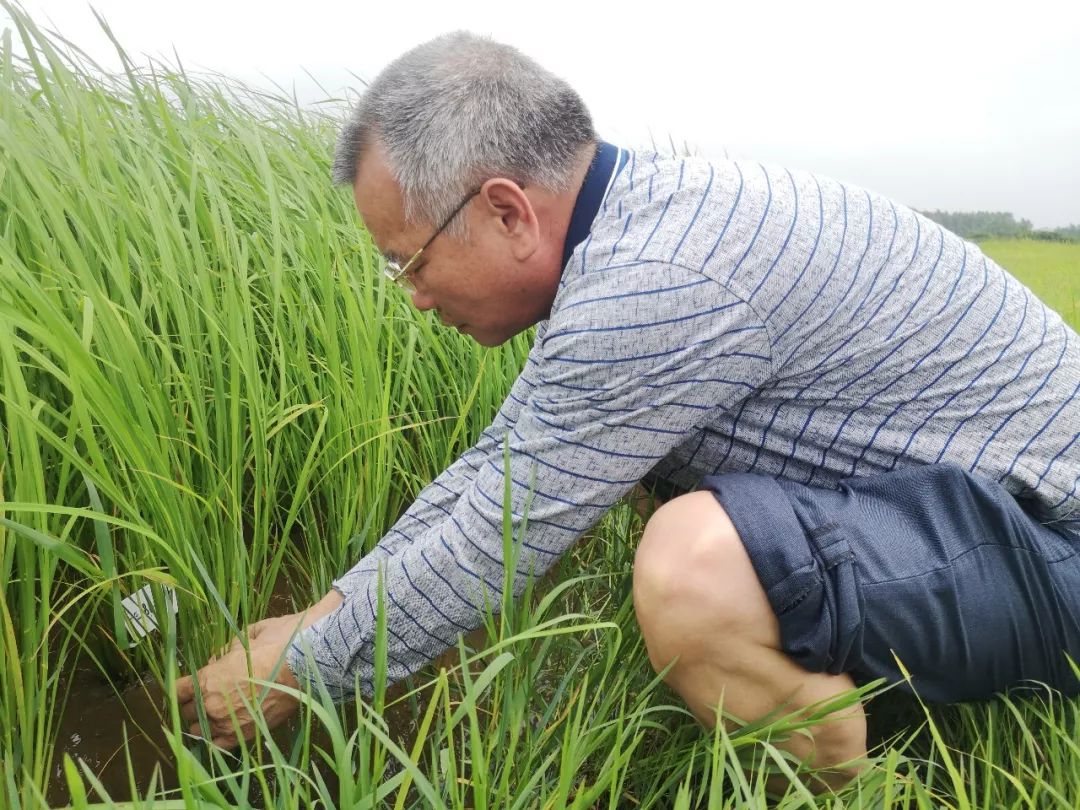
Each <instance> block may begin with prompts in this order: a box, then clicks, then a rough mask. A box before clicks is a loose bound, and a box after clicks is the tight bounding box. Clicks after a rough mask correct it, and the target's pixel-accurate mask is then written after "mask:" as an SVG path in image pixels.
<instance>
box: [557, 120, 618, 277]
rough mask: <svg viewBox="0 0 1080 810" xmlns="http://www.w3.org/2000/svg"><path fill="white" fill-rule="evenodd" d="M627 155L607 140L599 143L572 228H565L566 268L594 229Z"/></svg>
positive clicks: (564, 262)
mask: <svg viewBox="0 0 1080 810" xmlns="http://www.w3.org/2000/svg"><path fill="white" fill-rule="evenodd" d="M626 160H627V154H626V152H625V151H623V150H622V149H620V148H619V147H617V146H613V145H612V144H610V143H607V142H606V141H600V142H599V143H597V145H596V154H595V155H593V159H592V163H590V164H589V170H588V172H586V174H585V179H584V180H583V181H582V183H581V189H580V190H579V191H578V196H577V201H576V202H575V203H574V211H573V213H572V214H570V225H569V227H568V228H567V229H566V243H565V244H564V245H563V261H562V266H563V269H565V268H566V263H567V262H569V261H570V255H571V254H572V253H573V252H574V249H575V248H576V247H577V246H578V245H580V244H581V243H582V242H584V241H585V239H586V237H588V235H589V231H590V230H591V229H592V224H593V220H595V219H596V214H597V213H598V212H599V211H600V206H601V204H602V203H603V202H604V197H606V196H607V192H608V189H609V188H611V184H612V182H614V180H615V175H617V174H618V173H619V169H621V168H622V167H623V165H624V164H625V163H626Z"/></svg>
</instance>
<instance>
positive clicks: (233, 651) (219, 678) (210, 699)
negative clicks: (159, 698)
mask: <svg viewBox="0 0 1080 810" xmlns="http://www.w3.org/2000/svg"><path fill="white" fill-rule="evenodd" d="M342 601H343V597H342V596H341V594H340V593H338V592H337V591H331V592H330V593H328V594H327V595H326V596H325V597H323V598H322V599H321V600H320V601H319V602H317V603H316V604H314V605H312V606H311V607H310V608H308V609H307V610H306V611H302V612H300V613H292V614H289V615H288V616H279V617H277V618H274V619H264V620H263V621H261V622H255V623H254V624H252V625H249V626H248V628H247V630H246V633H247V637H248V647H249V649H250V653H251V669H250V671H249V670H248V654H247V652H245V650H244V647H243V645H242V644H241V643H240V639H236V640H234V641H233V643H232V645H231V646H230V647H229V648H228V649H227V650H225V651H224V652H223V653H222V654H221V655H219V656H217V657H215V658H212V659H211V660H210V662H209V663H207V665H206V666H204V667H203V668H202V669H200V670H199V671H198V673H196V675H195V677H197V678H198V681H199V690H200V691H201V692H202V699H203V708H204V709H205V711H206V719H207V722H208V723H209V725H210V728H209V729H204V728H203V727H202V726H201V725H200V723H199V719H198V712H197V711H196V707H195V681H194V678H193V677H192V676H187V677H184V678H180V679H179V680H178V681H177V682H176V699H177V703H178V704H179V707H180V717H181V719H182V720H183V721H184V722H185V723H187V724H188V730H189V731H190V732H191V733H192V734H195V735H197V736H200V737H209V738H210V740H211V742H213V743H214V745H218V746H221V747H223V748H234V747H235V746H236V745H237V744H238V743H239V741H240V738H241V737H242V738H243V739H245V740H250V739H251V738H252V737H253V736H254V735H255V721H254V719H253V718H252V716H251V714H250V713H249V712H248V710H247V708H246V707H245V706H244V700H243V698H247V700H248V701H249V702H250V703H252V704H254V703H255V702H256V701H257V700H258V695H259V693H260V692H261V691H262V690H263V689H264V688H265V687H261V686H259V685H257V684H253V683H251V680H252V679H255V680H262V681H269V680H271V676H272V675H273V673H274V667H275V666H278V665H279V664H280V669H279V670H278V673H277V678H276V680H277V682H278V683H280V684H284V685H285V686H291V687H293V688H299V684H298V683H297V680H296V677H295V676H294V675H293V673H292V671H291V670H290V669H289V666H288V664H287V663H285V650H286V649H287V648H288V646H289V644H290V642H291V640H292V639H293V638H294V637H295V635H296V634H299V632H300V631H301V630H303V629H304V628H305V627H308V626H309V625H311V624H314V623H315V622H316V621H318V620H319V619H320V618H322V617H323V616H325V615H326V614H327V613H330V612H332V611H333V610H334V609H335V608H337V607H338V605H340V604H341V603H342ZM298 707H299V701H297V700H296V698H294V697H293V696H292V695H289V694H286V693H285V692H283V691H281V690H279V689H269V690H268V691H267V692H266V695H265V696H264V697H263V700H262V704H261V706H260V708H261V711H262V714H263V717H264V718H265V719H266V722H267V725H268V726H269V727H270V728H273V727H274V726H276V725H278V724H280V723H282V722H284V721H285V720H287V719H288V718H289V716H290V715H292V714H293V713H294V712H295V711H296V710H297V708H298ZM230 710H231V713H230ZM232 714H235V716H236V719H235V721H234V720H233V717H232Z"/></svg>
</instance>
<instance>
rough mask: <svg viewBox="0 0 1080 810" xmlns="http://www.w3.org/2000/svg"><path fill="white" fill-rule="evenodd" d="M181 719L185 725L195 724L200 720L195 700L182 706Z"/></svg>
mask: <svg viewBox="0 0 1080 810" xmlns="http://www.w3.org/2000/svg"><path fill="white" fill-rule="evenodd" d="M180 719H181V720H183V721H184V722H185V723H195V722H196V721H197V720H198V719H199V709H198V707H197V706H196V705H195V701H194V700H189V701H188V702H187V703H184V704H182V705H181V706H180Z"/></svg>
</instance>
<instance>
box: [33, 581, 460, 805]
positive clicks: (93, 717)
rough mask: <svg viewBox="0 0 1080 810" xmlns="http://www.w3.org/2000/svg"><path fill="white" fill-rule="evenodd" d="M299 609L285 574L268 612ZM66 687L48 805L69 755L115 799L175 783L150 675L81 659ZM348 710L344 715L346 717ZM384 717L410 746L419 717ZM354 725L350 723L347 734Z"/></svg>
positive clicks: (279, 739)
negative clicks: (104, 670)
mask: <svg viewBox="0 0 1080 810" xmlns="http://www.w3.org/2000/svg"><path fill="white" fill-rule="evenodd" d="M296 609H298V606H297V605H296V604H294V601H293V597H292V594H291V592H290V588H289V585H288V577H287V576H282V577H281V578H280V580H279V582H278V584H277V585H276V586H275V589H274V592H273V595H272V596H271V600H270V608H269V610H268V611H267V615H268V616H281V615H285V614H287V613H291V612H294V611H295V610H296ZM474 635H475V634H474ZM477 640H479V639H477ZM467 643H468V641H467ZM456 662H457V652H456V650H449V651H447V653H446V654H444V655H443V656H440V658H439V659H437V661H436V662H435V666H436V667H437V666H438V665H440V664H442V665H445V666H453V665H454V663H456ZM63 688H64V687H62V688H61V689H62V690H63ZM66 688H68V689H69V690H70V691H69V696H68V700H67V705H66V706H65V709H64V713H63V716H62V717H61V720H60V728H59V733H58V735H57V740H56V745H55V748H54V754H53V770H52V774H51V778H50V781H49V786H48V790H47V792H46V800H47V801H48V803H49V805H50V806H52V807H63V806H66V805H68V804H69V803H70V802H71V796H70V793H69V791H68V786H67V780H66V778H65V776H64V765H63V763H64V755H65V754H68V755H69V756H71V758H72V759H73V760H75V761H76V763H78V762H80V761H81V762H82V763H85V765H86V766H87V767H88V768H89V769H90V772H91V773H93V774H94V776H95V777H96V778H97V779H98V780H99V781H100V782H101V784H102V786H103V787H104V788H105V790H106V791H107V792H108V794H109V797H110V798H111V799H112V800H114V801H132V800H135V799H138V798H141V797H144V796H145V795H146V792H147V791H148V790H149V788H150V785H151V782H153V784H154V786H155V789H156V791H158V792H160V791H162V790H166V791H168V790H174V789H176V788H177V787H178V780H177V774H176V764H175V758H174V756H173V753H172V748H171V746H170V744H169V741H168V740H167V738H166V736H165V733H164V731H163V728H162V727H163V726H165V727H171V721H170V719H169V714H168V711H169V710H168V701H167V699H166V696H165V694H164V692H163V690H162V688H161V686H160V685H159V684H158V683H157V682H156V681H155V680H154V679H153V678H150V677H147V678H146V679H144V680H143V681H139V682H136V683H133V684H130V685H128V686H120V685H117V686H114V685H113V684H111V683H109V681H108V680H107V679H105V678H104V677H103V676H102V674H101V672H100V670H99V669H98V668H97V667H96V666H94V665H93V664H92V663H80V664H79V665H78V666H77V667H76V668H75V669H74V671H72V672H71V674H70V675H69V676H68V683H67V685H66ZM118 689H119V691H118ZM404 693H405V688H404V686H403V685H398V686H397V687H394V688H392V689H390V690H389V691H388V693H387V702H393V701H394V700H395V699H396V698H397V697H398V696H400V695H402V694H404ZM419 700H420V704H421V705H422V706H424V705H426V703H427V699H426V698H425V697H424V696H423V695H421V696H420V697H419ZM350 714H351V713H349V712H346V718H347V719H348V718H349V716H350ZM384 719H385V720H386V722H387V725H388V727H389V731H390V736H391V738H393V739H394V740H395V741H397V742H398V743H399V744H400V745H403V746H404V747H405V749H406V750H409V748H411V746H412V741H413V740H414V739H415V735H416V732H417V719H416V717H414V714H413V710H412V708H411V706H410V705H409V703H408V702H406V701H402V702H400V703H396V704H395V705H392V706H390V707H389V708H388V709H387V710H386V711H385V713H384ZM353 723H355V720H354V721H353ZM297 729H298V721H296V720H294V721H291V722H288V723H286V724H284V725H283V726H281V727H280V728H278V729H275V731H274V735H273V736H274V741H275V743H276V744H277V745H278V746H279V747H280V748H281V749H282V750H287V749H288V746H289V740H290V739H291V737H292V736H293V735H294V734H295V733H296V731H297ZM354 730H355V729H354V728H351V727H349V726H346V733H347V734H349V733H351V732H352V731H354ZM312 743H313V744H314V745H316V746H319V747H321V748H323V749H324V750H330V748H331V742H330V739H329V736H328V735H327V734H326V733H325V732H324V731H323V729H322V728H321V726H319V727H317V728H315V729H314V730H313V733H312ZM185 745H186V746H188V747H189V748H190V747H191V746H196V747H198V746H200V745H205V746H208V745H209V744H208V743H203V742H200V741H197V740H195V739H194V738H190V739H187V738H185ZM204 761H205V758H204ZM129 762H130V766H129ZM316 766H317V767H318V765H316ZM319 770H320V772H321V774H322V777H323V779H324V780H325V781H326V783H327V785H328V786H330V788H331V791H332V792H333V793H336V787H337V785H336V781H337V780H336V775H335V774H334V773H333V772H332V771H331V770H330V769H329V768H328V767H325V766H323V767H319ZM155 773H156V774H157V776H156V778H155V776H154V774H155ZM133 786H134V793H133V792H132V787H133ZM88 789H89V786H88ZM256 789H257V788H256ZM91 794H92V795H93V791H92V789H91ZM97 798H99V799H103V798H104V797H97ZM92 800H95V799H92ZM248 803H249V804H251V805H255V806H258V805H261V804H262V797H261V796H254V795H253V796H249V797H248Z"/></svg>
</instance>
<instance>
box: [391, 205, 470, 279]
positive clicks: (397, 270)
mask: <svg viewBox="0 0 1080 810" xmlns="http://www.w3.org/2000/svg"><path fill="white" fill-rule="evenodd" d="M479 193H480V189H476V190H475V191H472V192H470V193H469V196H468V197H466V198H465V199H464V200H462V201H461V202H460V203H459V204H458V207H457V208H455V209H454V210H453V212H452V213H451V214H450V216H448V217H447V218H446V221H445V222H444V223H443V224H442V225H440V226H439V229H438V230H437V231H435V233H433V234H432V235H431V238H430V239H428V240H427V241H426V242H424V244H423V246H422V247H421V248H420V249H419V250H418V251H416V253H414V254H413V255H412V257H411V258H410V259H409V260H408V261H407V262H405V264H399V263H398V262H397V261H396V260H395V259H386V264H385V265H384V266H383V275H384V276H386V278H387V279H388V280H389V281H392V282H394V283H395V284H396V285H398V286H399V287H400V288H401V289H403V290H405V292H407V293H409V294H410V295H412V294H413V293H414V292H416V287H415V285H413V283H412V280H411V279H410V278H409V275H408V273H409V271H410V270H411V269H412V266H413V265H414V264H416V260H417V259H419V258H420V254H421V253H423V252H424V251H425V250H427V248H428V245H430V244H431V243H432V242H434V241H435V237H436V236H438V235H439V234H440V233H442V232H443V231H444V230H445V229H446V226H447V225H449V224H450V223H451V222H452V221H453V219H454V217H456V216H457V215H458V213H459V212H460V211H461V209H462V208H464V207H465V205H466V204H467V203H468V202H469V200H471V199H472V198H473V197H475V196H476V195H477V194H479Z"/></svg>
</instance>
